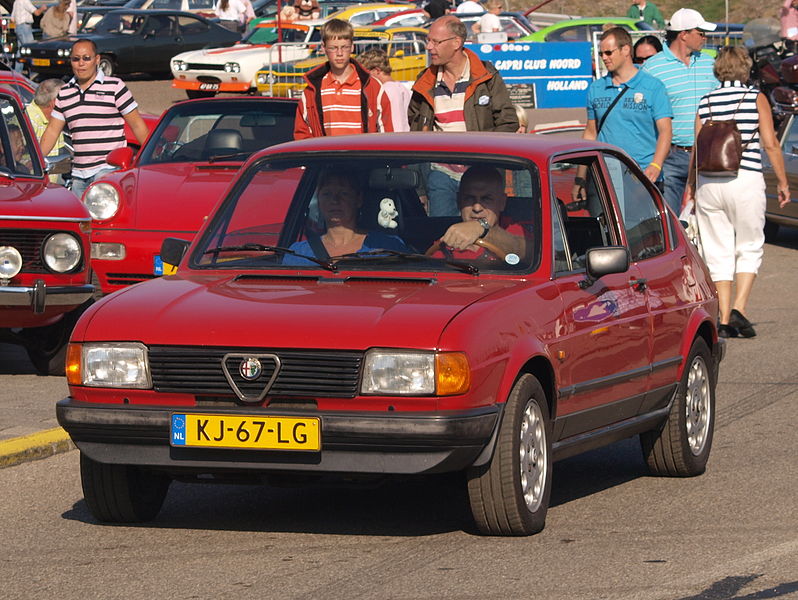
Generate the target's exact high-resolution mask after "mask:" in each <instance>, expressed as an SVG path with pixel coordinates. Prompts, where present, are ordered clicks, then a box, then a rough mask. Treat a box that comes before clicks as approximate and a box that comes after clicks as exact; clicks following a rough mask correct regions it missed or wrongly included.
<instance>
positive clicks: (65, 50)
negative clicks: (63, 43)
mask: <svg viewBox="0 0 798 600" xmlns="http://www.w3.org/2000/svg"><path fill="white" fill-rule="evenodd" d="M58 56H69V48H59V49H58Z"/></svg>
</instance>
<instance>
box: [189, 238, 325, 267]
mask: <svg viewBox="0 0 798 600" xmlns="http://www.w3.org/2000/svg"><path fill="white" fill-rule="evenodd" d="M252 251H254V252H276V253H278V254H281V255H285V254H291V255H292V256H298V257H299V258H304V259H306V260H309V261H310V262H312V263H316V264H317V265H319V266H320V267H324V268H325V269H327V270H328V271H332V272H333V273H335V272H337V271H338V267H336V266H335V264H333V263H332V261H329V260H320V259H318V258H316V257H315V256H307V255H305V254H300V253H299V252H294V251H293V250H291V249H290V248H283V247H282V246H265V245H263V244H255V243H249V244H240V245H238V246H220V247H218V248H210V249H209V250H206V251H205V252H203V254H221V253H222V252H252ZM297 266H298V265H297Z"/></svg>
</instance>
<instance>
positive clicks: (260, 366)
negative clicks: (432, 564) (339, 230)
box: [57, 132, 724, 535]
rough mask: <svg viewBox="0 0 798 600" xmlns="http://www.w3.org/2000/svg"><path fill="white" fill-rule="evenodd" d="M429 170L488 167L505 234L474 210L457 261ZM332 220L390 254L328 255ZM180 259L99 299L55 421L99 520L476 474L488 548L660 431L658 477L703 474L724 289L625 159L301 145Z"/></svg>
mask: <svg viewBox="0 0 798 600" xmlns="http://www.w3.org/2000/svg"><path fill="white" fill-rule="evenodd" d="M431 163H434V164H440V163H445V164H447V165H449V167H450V168H452V169H453V170H455V171H456V172H460V173H462V172H466V174H467V175H464V176H463V181H466V180H467V179H468V178H469V177H471V175H468V169H472V168H474V167H477V168H478V169H482V170H483V171H482V173H481V174H479V175H477V176H476V179H474V180H473V181H476V182H478V183H475V184H474V186H473V187H471V188H468V189H467V190H466V194H465V196H464V197H465V198H479V199H480V200H482V202H481V208H479V209H477V208H474V210H478V212H479V213H481V216H482V218H483V219H484V221H485V223H479V222H478V220H477V218H476V215H475V214H469V213H468V212H466V216H467V217H468V218H469V221H470V223H468V224H466V225H467V226H468V227H469V228H471V229H473V227H472V226H474V224H475V223H479V224H478V225H475V226H477V227H479V228H480V229H482V230H483V232H487V233H486V236H485V237H484V238H482V239H481V240H480V241H479V243H478V244H477V245H476V246H475V248H473V249H472V248H469V249H466V250H465V251H464V252H460V251H455V250H454V249H452V248H449V247H448V246H446V245H445V244H442V243H441V237H442V236H443V235H444V233H445V232H446V231H447V229H448V228H449V227H451V226H458V225H463V223H462V219H461V217H460V216H459V215H452V216H444V217H429V216H427V213H426V211H425V210H424V208H423V206H422V205H421V202H420V200H419V195H418V192H419V190H420V189H421V190H422V191H424V187H423V185H424V178H423V176H422V175H423V173H426V172H428V169H429V168H430V164H431ZM566 172H567V173H568V174H570V175H571V176H575V175H576V174H577V173H580V174H582V175H584V177H586V179H587V180H588V181H587V186H586V189H587V190H588V194H589V196H588V201H587V203H586V208H585V210H586V213H587V214H585V215H583V216H576V215H573V214H571V213H570V212H569V211H567V210H563V209H562V207H561V206H560V202H559V201H558V199H557V198H556V196H555V194H554V193H553V191H552V188H551V181H552V178H553V177H554V174H555V173H558V174H562V173H566ZM572 181H573V179H572ZM483 190H486V192H485V193H483ZM505 194H507V195H508V197H506V198H505ZM487 198H490V200H488V199H487ZM389 205H390V206H391V210H390V211H387V209H386V208H385V207H386V206H389ZM464 206H465V207H466V208H467V207H468V206H469V205H468V204H466V205H464ZM473 206H474V207H476V204H474V205H473ZM386 212H387V213H388V216H386V214H385V213H386ZM499 215H501V217H499ZM355 217H357V223H354V221H355ZM327 219H329V220H331V221H332V222H334V223H336V224H340V225H341V226H343V225H346V226H349V227H357V228H358V229H359V230H360V231H362V232H364V233H368V234H369V237H367V238H365V240H364V243H365V244H366V247H367V248H373V250H368V251H363V250H361V251H357V252H353V253H351V254H344V255H341V256H325V252H327V250H326V246H324V243H325V241H326V240H324V239H322V238H320V236H321V235H322V234H324V232H325V226H326V223H327ZM498 222H501V223H502V224H503V225H502V227H504V228H506V229H505V230H503V231H499V227H498V226H497V223H498ZM467 235H469V236H470V235H471V234H470V233H469V234H467ZM477 235H479V233H477ZM369 240H373V241H369ZM386 247H390V248H391V249H390V250H384V249H383V248H386ZM162 250H163V258H164V260H166V261H167V262H168V263H169V264H177V263H179V267H178V270H177V273H176V274H175V275H174V276H169V277H163V278H160V279H157V280H154V281H148V282H144V283H142V284H140V285H137V286H134V287H132V288H130V289H128V290H126V291H125V292H123V293H118V294H112V295H111V296H109V297H107V298H104V299H103V300H101V301H100V302H98V303H96V304H95V305H94V306H93V307H92V308H90V309H89V312H87V313H86V314H85V315H84V317H83V318H81V319H80V321H79V322H78V324H77V326H76V328H75V331H74V333H73V336H72V339H71V343H70V347H69V362H68V383H69V397H68V398H66V399H65V400H62V401H60V402H59V403H58V405H57V415H58V421H59V423H60V424H61V426H62V427H64V428H65V429H66V430H67V431H68V432H69V434H70V436H71V437H72V439H73V441H74V442H75V444H76V445H77V447H78V449H79V450H80V465H81V478H82V482H83V492H84V497H85V499H86V504H87V507H88V509H89V511H90V512H91V514H92V515H93V516H94V517H95V518H96V519H98V520H100V521H102V522H135V521H147V520H150V519H153V518H155V517H156V515H157V514H158V512H159V510H160V507H161V505H162V503H163V500H164V497H165V496H166V494H167V491H168V488H169V485H170V482H171V480H172V479H173V478H174V479H179V480H180V481H182V482H185V481H187V480H193V481H197V482H203V481H205V482H209V481H218V482H224V481H225V480H226V479H227V478H231V480H234V481H235V482H237V483H241V482H243V481H249V482H252V483H261V484H262V483H269V482H274V483H275V484H277V483H282V484H292V483H293V484H301V483H303V482H308V481H315V480H316V479H318V478H322V477H323V478H325V479H332V480H338V481H339V482H352V481H354V482H357V481H362V480H366V481H368V480H373V479H375V478H380V477H385V476H388V475H400V476H407V475H431V474H438V473H462V474H463V475H464V477H463V478H462V481H463V483H464V484H465V482H466V480H467V490H468V498H469V501H470V505H471V510H472V514H473V517H474V521H475V523H476V528H477V530H478V531H480V532H481V533H483V534H489V535H529V534H533V533H536V532H539V531H541V530H542V529H543V527H544V524H545V519H546V513H547V509H548V505H549V499H550V495H551V490H552V473H553V470H554V463H555V461H557V460H560V459H563V458H566V457H569V456H573V455H575V454H578V453H580V452H584V451H586V450H590V449H594V448H597V447H599V446H604V445H607V444H611V443H613V442H615V441H618V440H621V439H624V438H629V437H633V436H640V440H641V442H642V449H643V455H644V457H645V460H646V463H647V465H648V468H649V470H650V472H651V473H653V474H655V475H665V476H682V477H684V476H693V475H698V474H700V473H702V472H703V471H704V469H705V467H706V464H707V460H708V458H709V453H710V448H711V445H712V437H713V427H714V420H715V384H716V381H717V373H718V371H717V369H718V363H719V360H720V359H721V357H722V354H723V348H724V345H723V341H722V340H719V339H718V336H717V331H716V328H717V317H718V303H717V297H716V293H715V289H714V287H713V285H712V282H711V280H710V278H709V274H708V272H707V269H706V266H705V265H704V263H703V261H702V260H701V258H700V257H699V256H698V254H697V252H696V250H695V249H694V248H693V247H692V245H691V243H690V242H689V241H688V240H687V239H685V235H684V232H683V230H682V227H681V226H680V225H679V223H678V222H677V221H676V219H675V217H674V216H673V215H672V214H671V213H670V212H669V211H667V210H666V208H665V206H664V204H663V200H662V196H661V195H660V193H659V192H658V190H657V189H656V187H655V186H654V185H653V184H652V183H651V182H650V181H648V179H647V178H646V177H645V176H644V175H643V173H642V172H641V171H640V169H639V168H638V167H637V166H636V165H635V164H634V162H633V161H631V159H629V157H628V156H627V155H626V154H625V153H623V152H621V151H620V150H618V149H617V148H615V147H612V146H609V145H604V144H600V143H596V142H585V141H582V140H566V139H563V138H558V137H557V136H535V135H517V134H509V133H505V134H493V133H476V134H474V133H459V134H458V133H439V134H436V135H429V134H426V133H420V132H418V133H404V134H403V133H390V134H370V135H358V136H341V137H327V138H315V139H308V140H301V141H296V142H291V143H290V144H284V145H282V146H277V147H274V148H272V149H269V150H267V151H265V152H262V153H259V154H258V155H256V156H254V157H252V158H251V159H250V160H249V162H248V163H247V164H246V165H245V166H244V167H243V168H242V170H241V171H239V173H238V175H237V177H236V180H235V181H234V182H233V183H232V184H231V186H230V187H229V188H228V191H227V193H226V194H225V197H224V198H223V200H222V201H221V202H220V203H219V204H218V205H217V207H216V210H215V211H214V213H213V214H212V215H211V216H210V218H209V219H208V221H207V222H206V223H205V225H204V226H203V227H202V229H201V231H200V232H199V234H198V235H197V236H196V237H195V239H194V242H193V243H192V244H190V245H189V244H188V243H187V242H181V241H179V240H175V239H170V240H168V241H166V242H165V243H164V246H163V248H162ZM181 257H182V258H181ZM232 478H234V479H232ZM651 492H652V493H654V492H655V489H654V487H652V489H651ZM460 497H461V495H460V494H455V495H454V497H453V498H452V499H451V501H452V502H456V501H457V499H458V498H460ZM438 500H439V501H441V499H438ZM230 510H235V506H233V505H231V507H230ZM202 525H203V526H204V527H208V526H209V523H207V522H203V524H202Z"/></svg>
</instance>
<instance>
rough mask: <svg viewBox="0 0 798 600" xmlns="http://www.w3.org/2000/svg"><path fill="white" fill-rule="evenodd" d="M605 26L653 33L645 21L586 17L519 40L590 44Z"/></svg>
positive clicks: (566, 21) (548, 28)
mask: <svg viewBox="0 0 798 600" xmlns="http://www.w3.org/2000/svg"><path fill="white" fill-rule="evenodd" d="M607 24H613V25H617V26H618V27H623V28H624V29H626V30H627V31H653V30H654V28H653V27H651V25H649V24H648V23H646V22H645V21H636V20H635V19H630V18H628V17H587V18H583V19H566V20H564V21H558V22H557V23H554V24H553V25H549V26H548V27H543V28H542V29H539V30H537V31H536V32H534V33H532V34H530V35H527V36H525V37H522V38H520V39H519V40H517V41H520V42H592V41H593V34H594V33H601V32H602V30H603V28H604V27H605V26H606V25H607Z"/></svg>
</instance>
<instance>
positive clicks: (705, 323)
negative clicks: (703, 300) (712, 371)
mask: <svg viewBox="0 0 798 600" xmlns="http://www.w3.org/2000/svg"><path fill="white" fill-rule="evenodd" d="M684 332H685V333H684V337H683V338H682V343H681V347H680V348H679V356H681V357H682V362H681V364H680V365H679V377H681V376H682V373H683V371H684V369H685V368H686V366H687V365H686V359H687V355H688V354H689V353H690V348H692V347H693V342H695V340H696V339H697V338H699V337H701V338H703V339H704V341H705V342H706V344H707V347H708V348H709V350H710V352H713V353H714V352H715V347H716V346H717V345H718V332H717V326H716V325H715V320H713V319H712V317H711V316H710V315H709V313H707V312H706V311H704V310H701V311H696V312H694V313H693V315H692V316H691V318H690V320H689V321H688V323H687V326H686V327H685V328H684Z"/></svg>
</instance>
